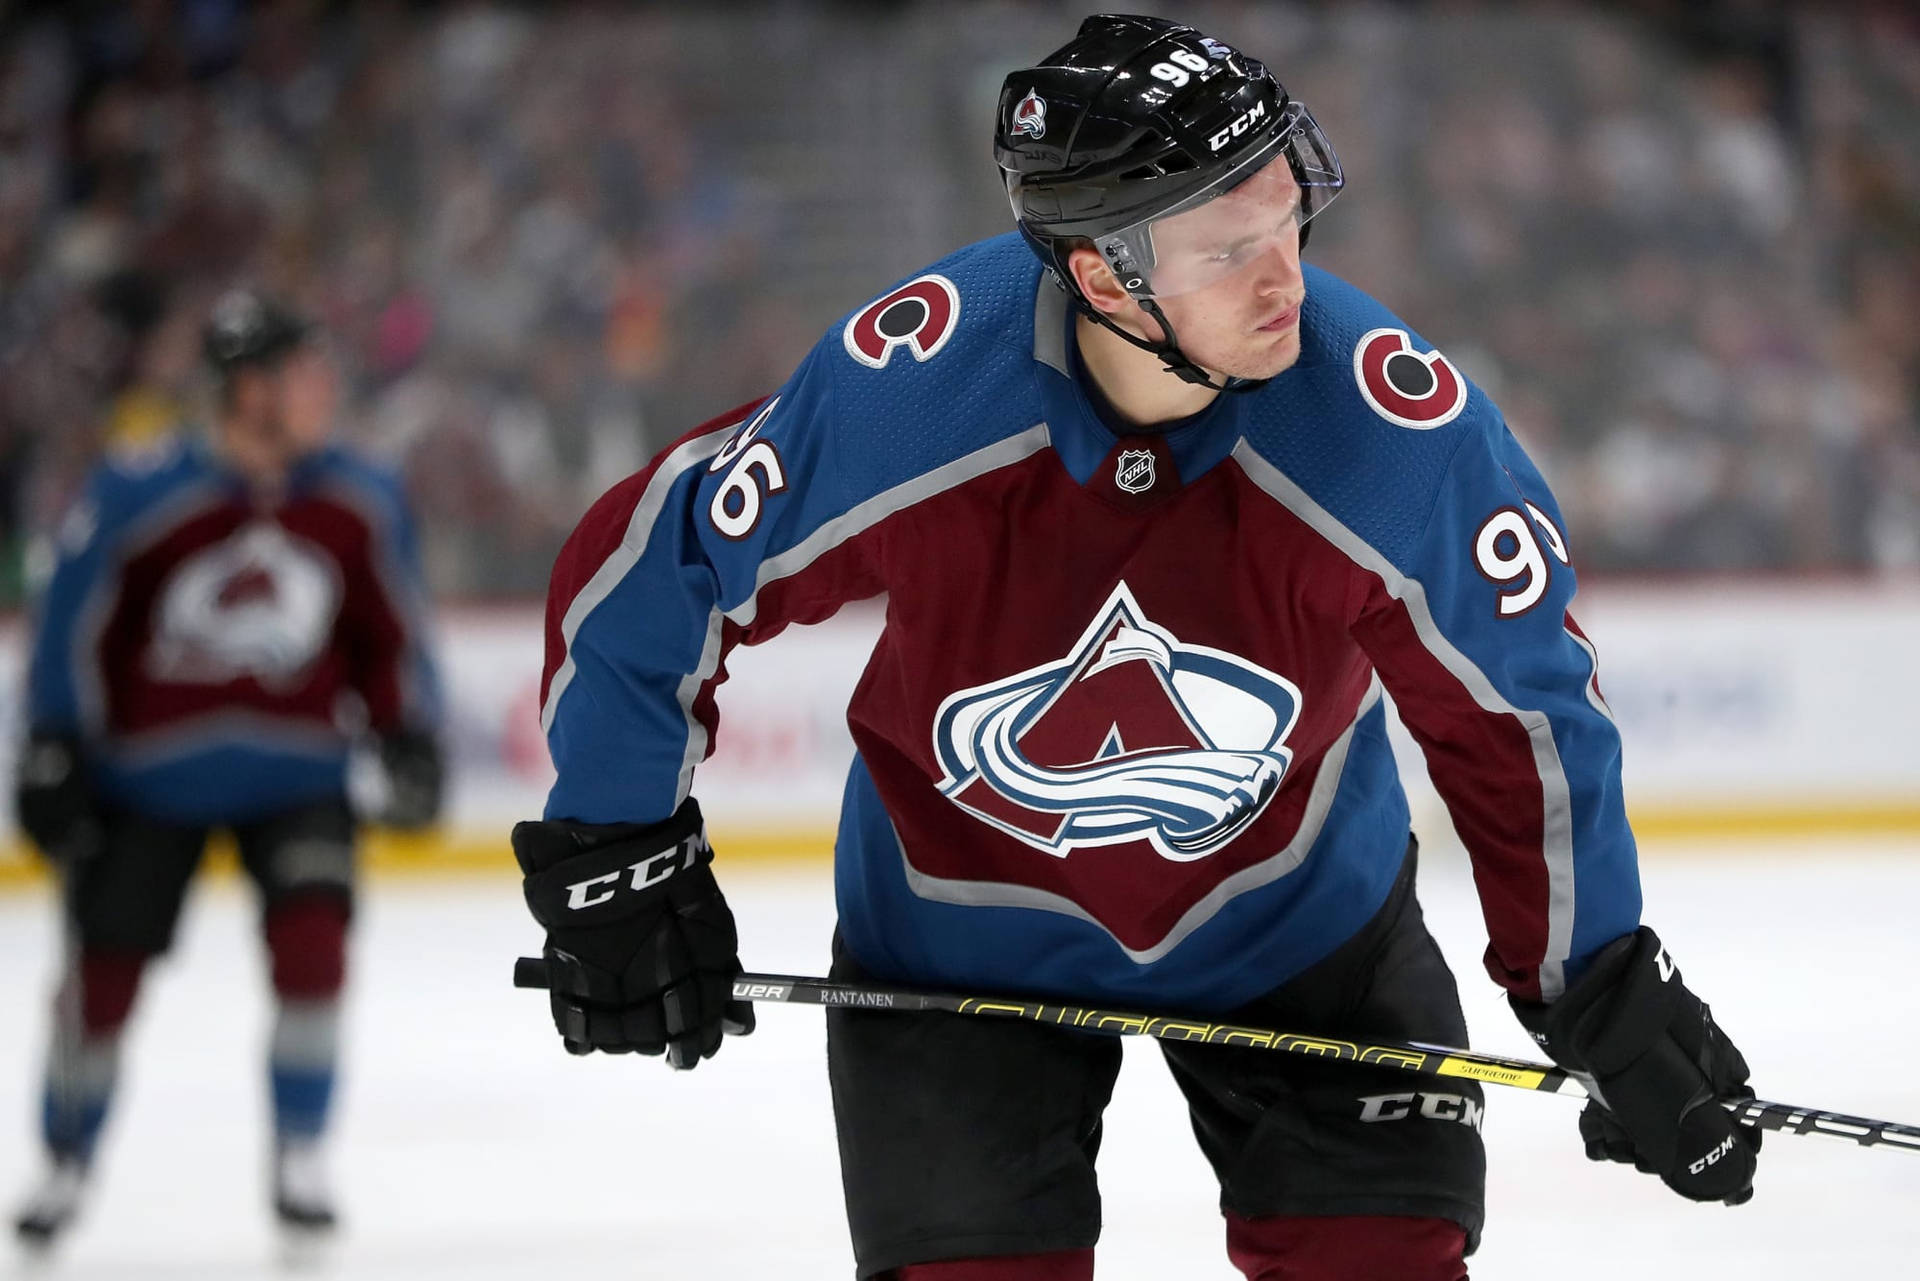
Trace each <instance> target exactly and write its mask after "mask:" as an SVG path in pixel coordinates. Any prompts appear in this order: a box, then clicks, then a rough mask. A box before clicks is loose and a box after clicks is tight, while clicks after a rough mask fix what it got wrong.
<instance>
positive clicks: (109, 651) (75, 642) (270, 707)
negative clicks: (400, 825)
mask: <svg viewBox="0 0 1920 1281" xmlns="http://www.w3.org/2000/svg"><path fill="white" fill-rule="evenodd" d="M59 544H60V548H59V551H60V555H59V562H58V565H57V568H56V569H55V571H54V575H53V579H52V581H51V583H50V584H49V585H48V587H47V590H46V593H45V595H44V597H43V599H42V600H41V602H40V604H39V611H38V619H37V623H36V627H35V632H34V643H33V655H32V659H31V662H30V666H29V669H28V682H27V685H28V689H27V703H28V707H27V715H28V724H29V725H30V726H31V727H32V728H33V729H35V730H37V731H45V732H60V733H68V734H75V735H78V736H79V737H80V738H81V740H82V743H83V745H84V749H85V750H84V754H85V757H86V760H87V765H88V769H89V772H90V774H91V776H92V778H93V780H94V782H95V784H96V785H97V787H98V788H99V789H100V791H101V792H102V794H103V795H104V796H105V797H106V798H107V799H108V800H109V801H111V802H113V803H116V804H119V805H122V806H125V807H126V808H129V809H132V810H134V811H135V812H137V813H141V814H146V815H149V816H152V817H156V818H161V819H166V820H171V821H176V822H182V823H231V822H243V821H246V820H248V819H251V818H255V817H259V816H261V815H264V814H269V813H272V812H274V811H275V810H280V809H284V808H287V807H289V806H292V805H297V804H301V803H303V802H307V801H311V800H316V799H320V798H322V797H327V796H338V795H341V794H343V793H344V792H345V790H346V762H347V755H348V748H349V722H350V721H351V720H364V722H365V727H366V728H367V729H368V730H371V731H373V732H376V733H378V732H381V731H385V730H390V729H396V728H400V727H402V726H405V727H411V728H417V729H423V730H429V731H430V730H432V729H434V728H435V727H436V726H437V724H438V722H439V718H440V694H439V688H438V683H437V678H436V675H435V671H434V668H433V665H432V661H431V659H430V657H429V654H428V649H427V645H426V632H425V612H426V611H425V604H426V598H425V591H424V585H423V583H422V580H421V575H420V568H419V557H418V553H417V550H416V547H415V540H414V534H413V529H412V523H411V520H410V517H409V515H408V511H407V508H406V505H405V502H404V499H403V497H402V495H401V491H400V488H399V485H398V483H397V481H396V480H395V479H394V478H393V477H392V476H390V475H388V474H387V473H385V472H384V471H381V470H380V469H378V468H376V467H374V466H372V465H371V464H368V463H366V462H363V461H361V460H359V459H357V458H355V457H354V456H353V455H351V454H349V453H347V452H346V451H344V450H340V449H327V450H324V451H322V452H320V453H317V454H314V455H312V456H309V457H308V458H306V459H304V460H302V461H301V462H300V463H298V464H297V465H296V466H295V468H294V469H293V471H292V473H291V474H290V475H289V477H288V479H287V482H286V485H285V487H284V491H283V493H282V494H281V495H280V497H279V498H277V499H276V500H274V501H273V502H271V503H261V502H259V501H257V500H256V499H255V498H254V497H253V496H252V495H251V494H250V493H249V491H248V488H247V486H246V484H245V482H244V481H242V480H241V478H240V477H239V476H238V475H237V474H235V473H233V472H232V471H230V470H229V469H228V468H226V467H225V466H224V465H223V464H222V463H221V461H220V460H219V459H218V457H217V456H216V455H215V454H214V453H212V452H211V451H210V450H209V449H207V448H206V447H205V446H203V445H201V444H199V443H197V442H186V443H178V444H172V445H168V446H166V447H164V448H163V449H161V450H160V451H158V452H156V453H153V454H150V455H148V456H145V457H142V458H139V459H131V458H126V459H119V460H110V461H108V462H106V463H103V464H102V465H101V466H100V467H98V468H97V469H96V470H95V472H94V474H93V475H92V477H90V479H89V481H88V485H87V489H86V492H85V493H84V495H83V496H82V497H81V498H80V500H79V501H78V502H77V503H76V504H75V506H74V509H73V510H72V511H71V512H69V513H68V515H67V518H66V520H65V521H64V523H63V525H62V528H61V530H60V534H59ZM349 701H357V702H358V704H359V705H360V707H361V708H363V709H364V716H360V715H358V714H357V713H356V714H354V715H352V716H351V717H349V716H347V715H346V713H347V708H346V706H345V704H346V703H347V702H349Z"/></svg>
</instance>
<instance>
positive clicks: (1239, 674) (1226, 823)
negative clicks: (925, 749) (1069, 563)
mask: <svg viewBox="0 0 1920 1281" xmlns="http://www.w3.org/2000/svg"><path fill="white" fill-rule="evenodd" d="M1299 716H1300V691H1299V689H1298V688H1296V687H1295V686H1294V685H1293V683H1292V682H1290V681H1288V680H1286V679H1285V678H1283V677H1280V676H1276V675H1274V674H1273V673H1272V672H1269V671H1266V670H1264V669H1262V668H1259V667H1256V666H1254V665H1253V664H1252V663H1249V662H1247V661H1246V660H1245V659H1242V658H1238V657H1236V656H1234V655H1232V654H1228V653H1225V652H1223V651H1221V650H1216V649H1209V648H1207V647H1205V646H1201V645H1187V644H1182V643H1181V642H1180V641H1179V640H1178V639H1177V638H1176V637H1175V636H1174V635H1173V634H1172V633H1171V632H1169V631H1167V630H1166V629H1165V628H1163V627H1160V626H1158V625H1157V624H1155V623H1153V622H1152V621H1151V620H1149V619H1148V618H1147V617H1146V615H1145V613H1144V612H1143V611H1142V610H1141V608H1140V606H1139V604H1138V603H1137V602H1135V600H1134V598H1133V593H1132V592H1131V591H1129V590H1128V588H1127V585H1126V584H1125V583H1124V582H1123V583H1121V584H1120V585H1119V586H1118V587H1117V588H1115V590H1114V592H1113V594H1112V595H1111V596H1110V597H1108V598H1107V603H1106V605H1105V606H1104V607H1102V609H1101V611H1100V613H1099V615H1098V616H1097V617H1096V618H1095V619H1094V621H1093V624H1092V625H1091V626H1090V627H1088V628H1087V630H1086V631H1085V632H1084V633H1083V634H1082V635H1081V637H1080V639H1079V641H1078V642H1076V643H1075V645H1074V648H1073V651H1072V652H1071V653H1069V654H1068V655H1067V656H1066V657H1065V658H1062V659H1061V660H1059V661H1058V662H1053V663H1047V664H1044V665H1042V666H1040V667H1035V668H1032V669H1030V670H1028V671H1025V672H1021V673H1019V674H1018V675H1016V676H1010V677H1007V678H1005V679H1004V680H998V681H994V682H992V683H990V684H986V685H980V686H976V687H974V688H972V689H965V690H961V691H959V692H958V693H956V694H952V695H950V696H948V698H947V699H946V700H945V701H944V702H943V703H941V705H940V711H939V714H938V715H937V716H936V717H935V719H934V735H933V737H934V750H935V752H936V753H937V754H938V759H939V761H940V765H941V768H942V770H943V777H942V778H941V780H940V791H941V794H942V795H944V796H946V797H947V798H948V799H949V800H951V801H952V802H953V803H954V804H956V805H958V806H959V807H960V808H961V809H963V810H966V811H967V812H968V813H970V814H972V815H973V816H974V817H975V818H977V819H979V820H980V821H981V822H984V823H987V824H989V825H990V826H992V827H995V828H998V829H1000V830H1001V831H1003V832H1006V833H1008V834H1010V835H1012V836H1014V837H1016V838H1018V839H1019V840H1021V841H1024V842H1026V843H1027V844H1028V845H1031V846H1033V847H1034V848H1035V849H1039V850H1044V851H1045V852H1047V853H1049V854H1052V855H1055V856H1056V857H1060V858H1064V857H1066V856H1067V855H1068V854H1069V853H1071V852H1072V851H1073V850H1075V849H1077V848H1080V847H1082V846H1093V845H1117V844H1122V843H1125V842H1130V841H1139V840H1145V841H1147V842H1148V843H1149V844H1150V845H1151V846H1152V847H1153V849H1154V850H1155V851H1157V852H1158V853H1159V854H1160V855H1161V856H1162V857H1165V858H1168V859H1171V860H1174V861H1175V862H1182V863H1184V862H1190V861H1192V860H1194V859H1200V858H1205V857H1206V856H1207V855H1209V854H1212V853H1214V852H1215V851H1217V850H1219V849H1220V848H1221V847H1223V846H1224V845H1226V844H1227V842H1229V841H1231V840H1232V839H1233V838H1234V837H1235V836H1237V835H1239V834H1240V832H1242V831H1243V830H1245V829H1246V827H1247V825H1248V824H1250V823H1252V822H1253V821H1254V820H1255V819H1256V818H1258V817H1259V816H1260V814H1261V812H1262V811H1264V810H1265V809H1266V807H1267V803H1268V802H1269V801H1271V800H1272V799H1273V797H1274V794H1275V793H1276V792H1277V791H1278V790H1279V788H1280V780H1281V778H1282V777H1283V776H1284V775H1285V774H1286V771H1287V767H1288V766H1289V765H1290V764H1291V763H1292V761H1293V751H1292V749H1290V748H1288V747H1286V746H1285V745H1284V744H1285V741H1286V738H1287V735H1288V734H1290V733H1291V732H1292V731H1293V727H1294V724H1295V723H1296V722H1297V721H1298V719H1299Z"/></svg>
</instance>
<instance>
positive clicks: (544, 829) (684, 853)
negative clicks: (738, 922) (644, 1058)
mask: <svg viewBox="0 0 1920 1281" xmlns="http://www.w3.org/2000/svg"><path fill="white" fill-rule="evenodd" d="M513 855H514V857H515V858H516V859H518V860H519V862H520V870H521V871H522V872H524V873H526V893H527V906H528V907H530V908H532V909H533V916H534V919H535V920H537V921H539V922H540V924H542V925H544V926H545V927H546V929H547V946H546V951H545V953H544V955H545V957H546V961H547V986H548V989H549V992H550V994H551V998H550V999H551V1001H552V1004H553V1022H554V1026H555V1027H557V1028H558V1029H559V1031H560V1039H561V1040H562V1042H564V1043H565V1045H566V1047H567V1049H568V1050H569V1051H570V1052H572V1053H574V1054H587V1053H590V1052H592V1051H594V1050H602V1051H605V1052H607V1053H610V1054H622V1053H625V1052H627V1051H629V1050H637V1051H639V1052H640V1053H641V1054H660V1053H663V1052H664V1053H665V1054H666V1056H667V1061H668V1062H669V1063H671V1064H672V1065H673V1066H674V1067H676V1068H691V1067H695V1066H697V1065H698V1064H699V1062H700V1060H701V1059H703V1058H706V1057H708V1056H710V1055H712V1054H714V1053H716V1052H717V1051H718V1050H719V1049H720V1039H721V1035H722V1033H723V1032H724V1033H731V1034H733V1035H735V1036H744V1035H746V1034H747V1033H748V1032H751V1031H753V1005H752V1003H751V1002H748V1001H735V1000H732V999H731V996H732V992H733V976H734V975H736V974H738V973H739V972H740V957H739V950H740V946H739V940H738V937H737V935H736V934H735V932H734V925H733V913H732V912H731V911H729V910H728V909H727V901H726V899H725V898H723V897H721V894H720V886H719V885H718V884H717V883H716V882H715V881H714V879H713V868H712V862H713V847H712V846H710V845H708V844H707V832H706V825H705V824H704V823H703V822H702V821H701V818H700V806H699V805H698V804H697V803H696V802H695V801H694V800H693V798H692V797H688V798H687V802H686V804H684V805H682V806H681V807H680V808H679V810H678V811H677V812H676V813H675V814H674V816H673V817H672V818H670V819H668V820H666V821H665V822H663V823H655V824H652V825H643V824H639V823H612V824H586V823H568V822H546V823H520V824H516V825H515V827H514V829H513Z"/></svg>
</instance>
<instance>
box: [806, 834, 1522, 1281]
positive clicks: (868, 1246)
mask: <svg viewBox="0 0 1920 1281" xmlns="http://www.w3.org/2000/svg"><path fill="white" fill-rule="evenodd" d="M1414 867H1415V856H1414V852H1413V850H1412V848H1411V847H1409V850H1408V854H1407V858H1406V863H1405V866H1404V867H1403V868H1402V870H1401V874H1400V877H1399V879H1398V881H1397V882H1396V883H1395V885H1394V887H1393V890H1392V891H1391V893H1389V895H1388V896H1387V901H1386V903H1385V904H1384V905H1383V906H1382V907H1381V908H1380V910H1379V911H1378V912H1377V913H1376V914H1375V915H1374V918H1373V919H1372V920H1371V921H1369V922H1368V923H1367V925H1366V926H1364V927H1363V928H1362V929H1361V930H1360V931H1359V932H1358V933H1357V934H1356V935H1354V937H1353V938H1351V939H1349V940H1347V942H1345V943H1343V944H1342V945H1341V946H1340V947H1338V948H1336V949H1335V950H1334V952H1333V953H1332V954H1331V955H1330V956H1328V957H1327V958H1325V959H1324V960H1322V961H1320V962H1319V963H1318V964H1316V965H1314V966H1312V967H1311V968H1309V969H1308V970H1306V971H1305V972H1304V973H1302V974H1300V975H1298V976H1296V977H1295V978H1293V979H1292V980H1290V981H1289V982H1287V983H1285V984H1284V985H1282V986H1281V987H1279V988H1278V989H1276V990H1275V991H1273V992H1270V993H1268V994H1267V995H1266V996H1264V997H1262V998H1260V999H1259V1000H1256V1001H1254V1002H1252V1003H1251V1004H1249V1005H1246V1006H1243V1007H1241V1008H1240V1009H1237V1010H1232V1011H1223V1012H1222V1014H1221V1017H1222V1018H1224V1019H1226V1020H1227V1021H1230V1022H1237V1023H1246V1024H1252V1025H1255V1026H1266V1027H1283V1028H1296V1029H1300V1030H1305V1031H1312V1032H1317V1033H1320V1034H1322V1035H1327V1036H1336V1037H1353V1038H1358V1039H1362V1040H1366V1039H1391V1040H1419V1041H1428V1042H1434V1043H1439V1044H1447V1045H1461V1044H1464V1043H1465V1042H1466V1039H1467V1030H1466V1020H1465V1019H1464V1017H1463V1016H1462V1015H1461V1012H1460V1001H1459V996H1458V993H1457V990H1456V988H1455V985H1454V980H1453V975H1452V973H1451V972H1450V971H1449V970H1448V969H1447V965H1446V962H1445V960H1444V959H1443V958H1442V957H1441V955H1440V950H1439V948H1438V946H1437V945H1436V944H1435V943H1434V941H1433V937H1432V936H1431V935H1430V934H1428V932H1427V929H1426V924H1425V921H1424V920H1423V919H1422V916H1421V912H1420V905H1419V902H1418V901H1417V900H1416V899H1415V897H1414V893H1413V889H1414ZM833 973H834V976H835V977H836V978H842V979H846V980H848V981H855V980H858V979H859V978H861V977H863V976H864V975H863V971H862V970H861V969H860V967H859V966H858V964H857V963H856V962H855V961H854V959H853V958H852V957H851V956H849V955H847V954H845V953H844V952H843V953H842V954H841V955H839V956H838V957H836V958H835V962H834V968H833ZM1160 1049H1161V1052H1162V1053H1163V1055H1164V1056H1165V1058H1166V1061H1167V1064H1168V1066H1169V1067H1170V1068H1171V1069H1172V1071H1173V1075H1174V1080H1175V1081H1176V1082H1177V1083H1178V1084H1179V1087H1180V1090H1181V1092H1182V1093H1183V1094H1184V1095H1185V1096H1186V1100H1187V1106H1188V1109H1189V1111H1190V1113H1191V1115H1192V1119H1193V1128H1194V1134H1195V1136H1196V1137H1197V1138H1198V1140H1199V1142H1200V1148H1201V1151H1202V1152H1203V1153H1204V1154H1205V1155H1206V1157H1207V1160H1208V1162H1209V1164H1211V1165H1212V1167H1213V1171H1214V1174H1215V1176H1216V1178H1217V1179H1218V1180H1219V1184H1220V1208H1221V1210H1222V1212H1223V1213H1224V1215H1225V1216H1226V1220H1227V1246H1228V1254H1229V1256H1230V1257H1231V1258H1232V1259H1233V1261H1234V1263H1235V1265H1236V1266H1237V1267H1239V1268H1240V1269H1241V1271H1242V1272H1243V1273H1244V1274H1245V1275H1246V1276H1248V1277H1249V1278H1250V1279H1251V1281H1280V1279H1281V1278H1285V1279H1286V1281H1295V1278H1299V1281H1378V1279H1379V1278H1383V1277H1392V1278H1394V1281H1459V1278H1461V1277H1463V1276H1464V1275H1465V1267H1464V1264H1463V1262H1462V1260H1463V1259H1464V1258H1465V1256H1466V1255H1467V1254H1469V1253H1471V1252H1472V1248H1473V1246H1474V1244H1475V1243H1476V1241H1477V1238H1478V1236H1479V1232H1480V1225H1481V1222H1482V1218H1483V1201H1484V1185H1485V1179H1486V1154H1485V1150H1484V1148H1483V1147H1482V1145H1481V1142H1480V1132H1479V1127H1480V1117H1481V1112H1482V1108H1483V1106H1484V1102H1483V1098H1482V1094H1481V1091H1480V1088H1479V1086H1477V1085H1475V1084H1474V1083H1472V1082H1459V1083H1455V1082H1452V1081H1445V1082H1441V1081H1428V1080H1425V1079H1424V1078H1418V1077H1410V1076H1408V1074H1406V1073H1405V1072H1402V1071H1399V1070H1397V1069H1390V1068H1381V1067H1376V1066H1373V1065H1370V1064H1359V1063H1353V1062H1346V1061H1327V1060H1322V1059H1317V1058H1308V1057H1302V1056H1296V1055H1288V1054H1277V1053H1274V1052H1272V1051H1266V1050H1256V1049H1243V1048H1233V1047H1224V1046H1211V1045H1192V1044H1180V1043H1168V1042H1163V1043H1161V1044H1160ZM1120 1061H1121V1046H1120V1042H1119V1041H1118V1040H1117V1039H1114V1038H1110V1037H1102V1036H1096V1035H1092V1034H1088V1033H1081V1032H1075V1031H1071V1030H1068V1029H1064V1028H1058V1027H1053V1026H1050V1025H1046V1024H1036V1023H1025V1022H1015V1021H1011V1020H1006V1021H1002V1020H995V1019H975V1018H967V1017H965V1016H962V1015H944V1014H893V1013H888V1012H884V1011H873V1010H860V1009H851V1008H833V1009H829V1010H828V1011H827V1067H828V1077H829V1079H830V1081H831V1083H832V1087H833V1103H834V1119H835V1123H836V1127H837V1130H838V1133H839V1139H840V1166H841V1177H842V1180H843V1182H844V1184H845V1188H846V1197H847V1217H848V1222H849V1226H850V1227H851V1230H852V1234H853V1245H854V1258H855V1261H856V1263H857V1265H858V1268H859V1274H860V1275H861V1276H862V1277H883V1276H888V1275H890V1274H891V1275H893V1276H895V1277H903V1278H906V1281H1013V1279H1014V1278H1020V1281H1028V1279H1029V1278H1031V1279H1032V1281H1077V1278H1080V1277H1083V1276H1085V1275H1087V1274H1088V1272H1087V1270H1090V1269H1091V1266H1092V1264H1091V1258H1092V1255H1091V1252H1092V1247H1093V1245H1094V1243H1095V1242H1096V1241H1097V1240H1098V1238H1099V1235H1100V1194H1099V1188H1098V1186H1097V1183H1096V1180H1095V1177H1094V1163H1095V1159H1096V1157H1097V1156H1098V1153H1099V1149H1100V1138H1101V1125H1102V1115H1103V1113H1104V1112H1105V1109H1106V1106H1107V1102H1108V1100H1109V1099H1110V1098H1111V1096H1112V1091H1113V1083H1114V1080H1115V1078H1116V1076H1117V1075H1118V1073H1119V1070H1120ZM1356 1234H1358V1235H1356ZM1020 1256H1027V1257H1026V1258H1024V1259H1022V1258H1020ZM956 1261H964V1262H966V1263H967V1264H969V1265H970V1266H972V1267H974V1268H976V1271H973V1272H968V1271H955V1270H952V1269H953V1265H954V1264H955V1262H956ZM996 1261H997V1262H996ZM1009 1269H1012V1270H1009ZM1076 1269H1082V1270H1076Z"/></svg>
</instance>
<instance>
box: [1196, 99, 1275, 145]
mask: <svg viewBox="0 0 1920 1281" xmlns="http://www.w3.org/2000/svg"><path fill="white" fill-rule="evenodd" d="M1266 116H1267V104H1266V103H1264V102H1256V103H1254V104H1253V106H1252V107H1250V108H1248V109H1247V111H1246V112H1244V113H1243V114H1242V115H1241V116H1240V118H1239V119H1238V120H1235V121H1234V122H1233V123H1232V124H1230V125H1228V126H1227V127H1226V128H1225V129H1222V130H1221V131H1220V132H1219V133H1216V134H1214V135H1213V137H1211V138H1209V139H1207V147H1208V149H1209V150H1211V151H1218V150H1220V148H1222V147H1224V146H1226V145H1227V142H1228V141H1229V140H1230V139H1233V138H1238V137H1239V136H1240V135H1241V134H1243V133H1245V132H1246V131H1247V130H1249V129H1251V128H1253V126H1254V125H1255V124H1257V123H1258V122H1260V121H1262V120H1264V119H1266Z"/></svg>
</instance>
